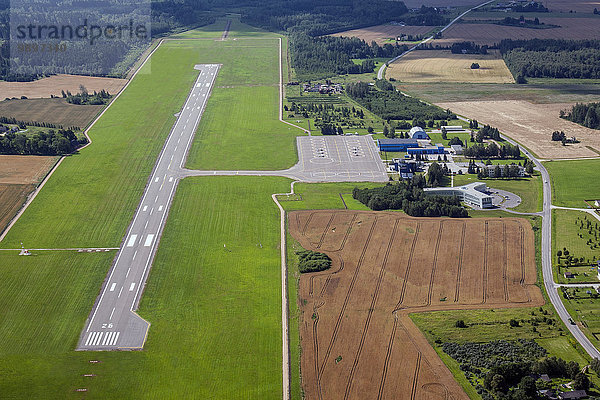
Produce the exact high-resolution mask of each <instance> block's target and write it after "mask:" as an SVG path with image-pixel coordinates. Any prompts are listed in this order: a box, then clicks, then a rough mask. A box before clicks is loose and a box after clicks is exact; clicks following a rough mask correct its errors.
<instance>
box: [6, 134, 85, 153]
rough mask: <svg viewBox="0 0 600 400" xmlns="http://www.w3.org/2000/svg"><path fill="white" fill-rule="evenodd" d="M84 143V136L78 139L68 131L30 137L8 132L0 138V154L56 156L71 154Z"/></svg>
mask: <svg viewBox="0 0 600 400" xmlns="http://www.w3.org/2000/svg"><path fill="white" fill-rule="evenodd" d="M86 143H87V138H86V137H85V136H83V137H81V138H80V139H78V138H77V136H76V135H75V133H74V132H73V131H72V130H70V129H67V130H65V129H59V130H58V131H55V130H53V129H51V130H49V131H48V132H39V133H34V134H32V135H25V134H22V133H12V132H10V133H6V134H5V135H4V136H2V137H0V154H16V155H38V156H56V155H63V154H69V153H72V152H74V151H75V150H76V149H77V148H79V147H80V146H82V145H84V144H86Z"/></svg>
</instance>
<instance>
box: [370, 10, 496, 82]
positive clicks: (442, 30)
mask: <svg viewBox="0 0 600 400" xmlns="http://www.w3.org/2000/svg"><path fill="white" fill-rule="evenodd" d="M493 1H494V0H490V1H486V2H485V3H481V4H479V5H477V6H475V7H472V8H469V9H468V10H467V11H465V12H464V13H462V14H460V15H459V16H458V17H456V18H454V19H453V20H452V21H450V23H449V24H448V25H446V26H445V27H443V28H442V29H441V30H440V32H444V31H445V30H446V29H448V28H450V27H451V26H452V25H454V23H456V22H457V21H458V20H459V19H461V18H462V17H464V16H465V15H466V14H468V13H470V12H471V11H473V10H476V9H478V8H479V7H483V6H485V5H487V4H490V3H491V2H493ZM431 40H433V35H432V36H429V37H428V38H425V39H423V40H422V41H420V42H419V43H417V44H416V45H414V46H413V47H411V48H410V49H408V50H406V51H405V52H404V53H402V54H400V55H399V56H396V57H394V58H392V59H391V60H389V61H388V62H387V63H385V64H383V65H382V66H381V67H380V68H379V71H377V79H383V75H384V73H385V68H386V67H387V64H391V63H393V62H394V61H396V60H398V59H399V58H401V57H404V56H405V55H407V54H408V53H410V52H411V51H413V50H415V49H416V48H417V47H419V46H421V45H422V44H425V43H427V42H429V41H431Z"/></svg>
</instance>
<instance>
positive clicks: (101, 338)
mask: <svg viewBox="0 0 600 400" xmlns="http://www.w3.org/2000/svg"><path fill="white" fill-rule="evenodd" d="M120 334H121V332H90V334H89V335H88V337H87V339H86V340H85V346H114V345H116V344H117V340H119V336H120Z"/></svg>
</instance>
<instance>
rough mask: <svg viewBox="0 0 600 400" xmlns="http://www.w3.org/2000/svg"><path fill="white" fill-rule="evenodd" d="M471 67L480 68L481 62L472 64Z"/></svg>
mask: <svg viewBox="0 0 600 400" xmlns="http://www.w3.org/2000/svg"><path fill="white" fill-rule="evenodd" d="M471 69H479V64H478V63H473V64H471Z"/></svg>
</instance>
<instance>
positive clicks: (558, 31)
mask: <svg viewBox="0 0 600 400" xmlns="http://www.w3.org/2000/svg"><path fill="white" fill-rule="evenodd" d="M592 10H593V7H592ZM540 21H541V22H544V23H546V24H553V25H560V28H551V29H530V28H520V27H514V26H502V25H495V24H468V23H459V24H454V25H452V26H451V27H450V28H448V29H447V30H446V31H445V32H444V36H443V38H441V39H437V40H435V41H433V42H432V43H433V45H436V44H439V45H444V46H446V45H451V44H452V43H454V42H462V41H469V42H475V43H477V44H482V45H483V44H487V45H493V44H494V43H499V42H500V40H502V39H600V18H540Z"/></svg>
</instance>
